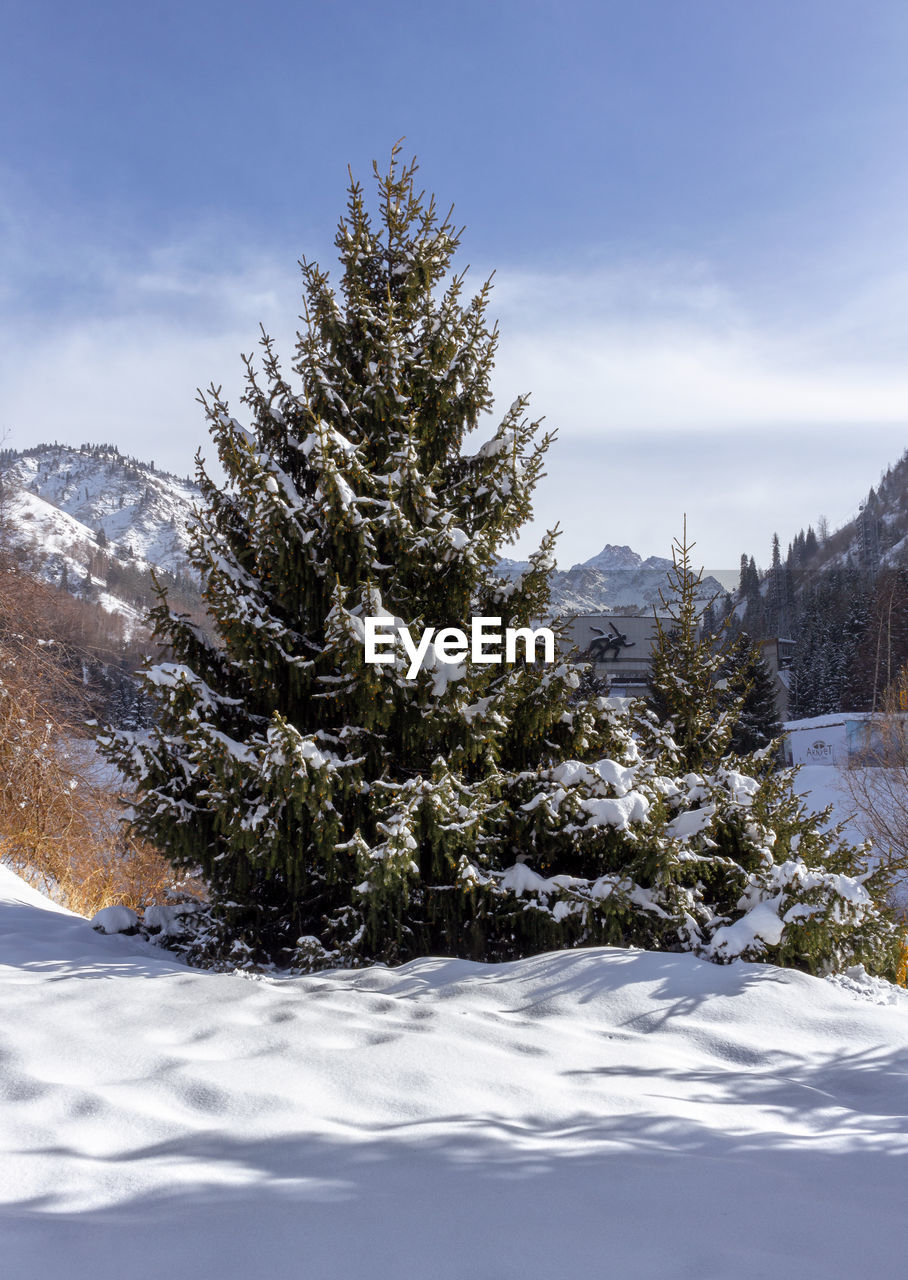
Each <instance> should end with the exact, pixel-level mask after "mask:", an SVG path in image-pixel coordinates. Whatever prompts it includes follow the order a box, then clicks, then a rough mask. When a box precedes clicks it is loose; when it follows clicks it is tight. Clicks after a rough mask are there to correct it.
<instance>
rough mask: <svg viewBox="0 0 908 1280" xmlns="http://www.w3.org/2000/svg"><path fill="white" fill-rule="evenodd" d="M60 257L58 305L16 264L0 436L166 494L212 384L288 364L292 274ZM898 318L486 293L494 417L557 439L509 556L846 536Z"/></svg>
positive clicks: (642, 286) (282, 268) (197, 248)
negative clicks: (887, 339) (687, 531)
mask: <svg viewBox="0 0 908 1280" xmlns="http://www.w3.org/2000/svg"><path fill="white" fill-rule="evenodd" d="M26 239H27V238H26V237H20V240H19V246H20V248H21V247H22V245H23V244H24V243H25V242H26ZM58 257H59V260H60V269H61V276H60V279H59V281H58V284H59V290H60V292H59V298H58V299H57V301H56V302H55V298H56V295H55V294H54V291H53V273H52V272H51V271H49V270H48V263H47V261H45V263H44V268H43V269H42V271H41V272H40V273H35V272H33V274H32V276H31V279H32V281H33V282H35V281H39V283H38V284H35V286H34V288H32V289H30V288H29V270H28V263H27V261H23V260H20V261H19V263H18V274H17V276H16V289H15V298H14V299H11V298H10V297H9V295H8V296H7V299H6V307H5V312H6V314H5V317H4V318H3V319H2V320H0V428H3V429H5V430H6V431H7V432H8V433H10V434H9V443H10V444H12V445H13V446H14V447H23V446H27V445H29V444H33V443H36V442H37V441H38V440H43V439H48V438H50V439H60V440H65V441H73V442H79V441H81V440H98V439H109V440H112V441H114V442H116V443H118V444H119V445H120V446H121V447H122V448H123V449H124V450H126V451H129V452H133V453H136V454H139V455H141V456H145V457H150V458H154V460H155V461H156V462H157V463H158V464H159V465H163V466H166V467H168V468H170V469H172V470H176V471H180V472H184V471H187V470H189V469H190V467H191V460H192V455H193V453H194V452H195V449H196V448H197V447H199V446H202V447H203V451H204V452H205V453H206V454H208V455H210V454H211V452H212V450H211V447H210V445H209V443H208V438H207V433H206V429H205V423H204V419H203V415H202V412H201V409H200V408H199V406H198V405H197V404H196V403H195V397H196V388H197V387H198V386H200V385H201V386H203V387H204V386H207V384H208V383H209V382H210V381H212V380H213V381H215V383H218V384H223V386H224V389H225V391H226V393H227V395H228V396H229V398H230V399H231V402H232V403H233V404H234V405H236V404H237V402H238V398H239V394H240V392H241V389H242V367H241V363H240V359H239V356H240V352H250V351H252V350H253V349H254V348H255V344H256V341H257V338H258V324H259V322H260V321H261V322H262V323H264V325H265V326H266V328H267V329H268V330H269V331H270V332H272V333H273V334H274V335H275V337H276V338H277V340H278V344H279V349H280V350H281V352H282V353H283V355H284V358H285V360H287V361H289V359H290V355H291V347H292V341H293V336H294V334H295V330H296V328H297V327H298V322H297V315H298V312H299V309H300V307H299V278H298V275H297V273H296V267H295V262H294V260H293V258H292V256H291V255H289V254H288V255H287V261H281V260H279V257H278V255H277V254H255V253H251V252H249V251H248V249H243V248H238V247H237V246H236V245H231V244H230V243H227V242H218V241H217V239H216V238H215V237H214V236H211V235H207V236H206V235H203V234H199V235H196V236H194V237H192V238H189V239H187V240H185V241H184V242H182V243H173V244H168V245H164V246H160V247H158V248H155V249H152V250H150V251H146V252H142V253H136V254H128V253H126V252H125V251H123V250H122V249H121V250H119V251H117V252H114V251H109V252H105V251H102V250H99V249H97V248H95V249H93V250H91V251H90V252H87V253H84V254H83V255H82V256H81V257H80V258H79V261H78V263H77V264H76V266H75V268H73V267H70V268H66V267H65V263H64V258H65V255H64V253H63V252H62V249H61V251H60V253H59V255H58ZM53 259H54V254H51V260H52V261H53ZM326 262H327V259H326ZM224 264H229V265H227V266H225V265H224ZM67 271H68V274H67ZM901 296H902V294H901V291H900V287H898V286H896V285H895V284H893V282H892V281H888V282H882V281H881V282H879V283H878V285H877V286H876V287H874V286H873V283H872V282H868V283H867V284H866V285H865V286H864V287H863V288H862V290H861V293H860V296H859V297H857V298H855V299H854V302H853V305H851V304H850V302H849V299H847V298H846V299H842V300H841V301H840V303H839V305H838V307H835V306H830V307H827V308H825V309H824V311H823V312H822V314H815V315H812V316H811V315H809V314H807V313H804V314H801V315H800V316H799V318H798V320H797V321H796V322H795V321H793V320H792V319H791V318H790V315H789V316H788V318H787V319H782V320H777V319H775V318H774V317H772V316H770V315H767V314H765V313H763V314H761V313H760V312H759V311H758V310H757V309H756V308H755V307H749V306H748V304H747V300H746V299H745V298H742V297H741V296H739V295H737V294H736V293H735V291H734V290H732V289H731V288H729V287H728V286H727V285H725V284H724V283H723V282H722V281H721V280H719V279H718V278H717V277H716V276H715V273H714V272H712V271H711V269H710V268H709V266H708V264H705V263H692V264H691V263H688V264H677V263H656V264H652V263H650V264H635V263H631V264H625V265H623V266H621V267H618V268H610V269H604V268H595V269H590V270H577V271H574V272H567V271H552V272H551V273H546V272H537V273H527V272H516V271H502V272H500V273H499V274H498V276H497V277H496V288H495V290H494V293H493V304H492V311H493V314H494V315H496V316H497V317H498V318H499V320H500V329H501V342H500V347H499V359H498V362H497V367H496V373H495V388H496V391H497V392H500V395H499V401H500V403H502V404H503V405H507V404H510V402H511V400H512V399H513V397H514V395H515V394H516V393H517V392H522V391H529V392H531V393H532V410H533V412H535V413H537V414H540V415H544V416H545V418H546V421H547V424H548V425H551V426H554V427H557V428H558V430H559V435H560V439H559V441H558V443H557V444H556V445H555V447H554V449H553V450H552V453H551V455H550V462H549V467H548V470H549V477H548V479H547V480H546V481H544V482H543V485H542V486H541V488H540V492H539V501H538V503H537V513H538V516H539V521H538V525H537V529H536V530H534V531H531V533H530V534H528V535H527V537H526V538H524V539H522V542H521V546H523V547H526V546H529V545H530V544H531V543H532V541H533V539H534V538H535V537H536V536H537V533H538V526H539V525H549V524H552V523H554V522H555V521H556V520H559V521H560V522H561V524H562V526H563V527H564V528H565V536H564V538H563V542H562V548H561V557H560V558H561V560H562V562H563V563H571V562H572V561H574V560H579V559H584V558H586V557H587V556H588V555H591V554H593V553H594V552H595V551H596V550H598V549H599V547H600V546H601V545H602V544H603V543H605V542H628V543H630V544H631V545H632V546H634V547H635V548H636V549H637V550H639V551H640V552H642V553H643V554H651V553H660V554H664V553H666V552H667V550H668V547H669V545H670V542H671V538H672V536H673V535H674V534H675V533H676V532H677V531H678V529H679V527H680V520H681V515H682V513H683V512H684V511H687V512H688V513H689V514H690V515H691V518H692V524H693V526H694V528H695V531H696V532H697V536H698V538H699V540H700V546H701V553H702V555H703V556H704V558H705V559H706V560H707V561H708V562H711V565H712V567H716V568H724V567H730V566H733V565H734V563H736V561H737V556H738V555H739V554H740V551H741V550H744V549H752V550H755V551H756V552H757V553H759V549H760V547H761V546H762V545H763V543H768V539H769V536H770V533H771V531H772V529H774V528H778V529H779V532H780V534H781V536H782V538H783V542H784V541H785V540H786V539H787V538H788V537H790V536H792V534H793V533H794V532H796V530H797V528H798V527H799V526H800V524H802V523H804V522H805V521H807V520H810V519H813V518H815V517H816V515H817V514H818V513H819V512H820V511H821V510H822V511H825V512H826V513H827V514H828V515H829V516H830V518H831V519H832V520H833V521H834V522H835V521H836V520H838V519H844V518H845V517H846V516H847V515H848V514H850V513H851V511H852V510H853V508H854V507H855V506H856V504H857V501H858V499H859V498H860V497H861V495H862V493H863V492H864V491H865V490H866V487H867V486H868V485H869V484H870V483H872V482H873V481H875V479H876V478H877V476H878V473H879V470H880V468H881V467H882V465H884V464H885V463H886V462H888V461H892V460H894V458H895V457H896V456H898V454H900V453H901V450H902V447H903V441H902V427H903V424H904V423H905V420H906V418H908V371H906V370H904V369H903V368H902V366H901V361H900V358H897V356H898V357H900V352H896V351H895V350H894V349H893V347H892V346H891V345H890V346H887V345H886V344H882V345H880V344H877V343H876V341H875V339H876V336H877V335H879V334H884V333H891V332H892V324H893V323H895V322H896V320H897V315H898V308H899V305H900V298H901ZM57 303H58V304H57ZM239 416H242V415H241V414H240V415H239Z"/></svg>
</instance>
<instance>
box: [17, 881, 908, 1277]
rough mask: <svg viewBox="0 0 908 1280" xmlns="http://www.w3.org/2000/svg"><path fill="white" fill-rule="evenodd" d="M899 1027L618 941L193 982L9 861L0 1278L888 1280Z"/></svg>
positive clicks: (853, 999) (900, 1127) (902, 1125)
mask: <svg viewBox="0 0 908 1280" xmlns="http://www.w3.org/2000/svg"><path fill="white" fill-rule="evenodd" d="M906 1009H908V1004H906V996H905V995H904V993H902V992H900V991H898V990H897V989H895V988H893V987H890V986H888V985H887V984H885V983H883V982H879V981H876V980H870V979H866V978H864V977H863V976H862V974H861V973H860V972H853V973H852V974H851V975H849V976H846V977H844V978H840V979H836V980H834V981H833V980H825V981H822V980H819V979H815V978H810V977H807V976H805V975H802V974H799V973H796V972H792V971H786V970H780V969H776V968H773V967H771V966H761V965H754V964H743V963H736V964H733V965H729V966H726V967H719V966H715V965H711V964H708V963H705V962H702V961H699V960H697V959H695V958H694V957H692V956H690V955H666V954H654V953H648V952H643V951H621V950H614V949H595V950H588V951H576V952H561V953H556V954H550V955H545V956H539V957H536V958H533V959H530V960H525V961H520V962H517V963H513V964H505V965H500V966H494V965H477V964H473V963H470V962H467V961H460V960H445V959H431V958H429V959H424V960H418V961H414V962H412V963H410V964H408V965H405V966H404V967H402V968H400V969H396V970H391V969H384V968H372V969H367V970H360V971H355V972H329V973H323V974H319V975H317V976H313V977H307V978H294V979H277V978H274V979H273V978H250V977H248V976H244V975H240V974H236V975H230V974H213V973H206V972H200V971H192V970H189V969H186V968H185V967H183V966H182V965H181V964H179V963H178V962H176V961H175V960H173V959H172V958H170V957H168V956H167V954H166V953H163V952H162V951H160V950H156V949H155V948H154V947H152V946H151V945H149V944H147V943H144V942H142V941H141V940H139V939H137V938H134V937H125V936H123V935H113V936H105V935H102V934H99V933H96V932H94V931H92V929H91V928H90V927H89V925H88V923H87V922H86V921H85V920H83V919H81V918H80V917H77V916H73V915H71V914H70V913H68V912H66V911H64V910H62V909H60V908H58V907H55V906H54V905H53V904H51V903H49V902H47V901H46V900H45V899H43V898H41V897H40V896H39V895H38V894H36V893H34V892H33V891H32V890H30V889H28V888H27V887H26V886H25V885H24V884H23V883H22V882H21V881H20V880H18V879H17V878H16V877H15V876H13V875H12V874H11V873H10V872H9V871H6V870H4V869H0V1063H2V1066H0V1092H2V1096H3V1112H2V1115H3V1122H2V1127H0V1141H2V1154H0V1238H2V1241H3V1274H4V1276H5V1277H7V1278H8V1280H25V1278H26V1277H28V1278H29V1280H31V1278H32V1277H35V1276H39V1275H50V1276H56V1275H59V1276H61V1277H67V1280H88V1278H89V1277H91V1280H113V1277H123V1276H126V1277H135V1278H141V1280H145V1278H146V1277H147V1278H148V1280H151V1277H153V1276H154V1277H157V1276H160V1275H167V1276H168V1277H170V1278H171V1280H182V1278H184V1277H185V1278H186V1280H188V1278H189V1277H193V1278H195V1277H209V1276H212V1277H214V1276H217V1277H223V1278H224V1280H234V1278H235V1280H239V1278H240V1277H243V1278H244V1280H245V1277H248V1276H256V1277H258V1276H263V1277H269V1280H291V1278H292V1280H300V1277H304V1278H307V1280H308V1278H310V1277H311V1278H313V1280H320V1278H321V1277H337V1278H339V1280H346V1278H348V1277H349V1278H351V1280H352V1277H357V1278H367V1280H386V1278H388V1280H390V1277H398V1276H406V1277H413V1278H414V1280H424V1278H432V1280H455V1278H456V1280H473V1278H474V1277H475V1278H477V1280H493V1278H494V1280H505V1278H511V1277H513V1278H515V1280H516V1278H517V1277H520V1280H560V1278H561V1277H565V1278H568V1277H574V1276H579V1275H590V1276H602V1277H610V1276H625V1277H632V1278H637V1277H657V1276H658V1277H660V1280H661V1278H664V1277H688V1276H691V1277H693V1276H696V1277H698V1278H699V1280H708V1278H710V1277H714V1278H716V1280H725V1278H727V1277H732V1276H734V1277H735V1278H736V1280H746V1278H749V1277H753V1278H754V1280H756V1278H757V1277H760V1278H764V1280H765V1278H766V1277H775V1276H779V1277H787V1276H791V1275H798V1276H801V1277H807V1278H808V1280H810V1278H814V1277H815V1278H816V1280H819V1278H820V1277H823V1280H834V1278H835V1277H843V1278H844V1277H853V1276H856V1275H859V1274H860V1275H868V1276H874V1275H885V1274H892V1273H893V1272H895V1270H896V1269H897V1268H898V1269H900V1268H901V1266H902V1265H903V1261H904V1256H905V1247H906V1244H908V1225H906V1215H905V1211H904V1184H903V1182H902V1177H903V1169H904V1166H903V1165H902V1163H901V1160H900V1158H899V1157H902V1158H904V1157H905V1155H906V1154H908V1018H906Z"/></svg>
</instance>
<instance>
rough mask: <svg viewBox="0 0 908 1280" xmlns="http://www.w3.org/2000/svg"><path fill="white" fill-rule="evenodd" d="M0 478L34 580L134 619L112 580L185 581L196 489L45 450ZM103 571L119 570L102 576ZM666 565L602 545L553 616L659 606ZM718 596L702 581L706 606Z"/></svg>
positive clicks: (567, 579)
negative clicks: (36, 564) (36, 571)
mask: <svg viewBox="0 0 908 1280" xmlns="http://www.w3.org/2000/svg"><path fill="white" fill-rule="evenodd" d="M0 478H2V481H3V483H4V486H5V487H6V489H7V490H8V493H9V497H8V505H9V508H10V515H11V516H12V524H13V530H12V536H13V540H14V541H15V542H16V543H17V544H18V545H19V546H20V547H22V548H24V549H28V550H29V551H30V552H31V553H32V554H35V553H38V554H39V555H40V558H41V573H42V575H43V576H44V577H45V578H46V579H47V580H48V581H51V582H54V583H55V584H60V583H61V582H62V584H63V585H65V586H68V587H69V588H70V590H75V591H77V592H80V593H84V592H85V591H90V592H91V593H92V598H94V599H97V600H98V601H99V603H101V604H103V605H104V607H105V608H107V609H108V610H113V611H115V612H124V613H126V614H127V616H130V617H134V618H138V616H139V614H140V613H141V612H142V610H141V608H139V609H138V610H137V609H136V607H135V601H132V600H125V599H124V597H123V592H122V590H120V589H119V588H118V581H117V579H118V577H119V578H120V579H122V571H123V570H127V569H128V570H129V572H130V575H131V576H132V577H133V578H134V577H135V573H136V571H139V572H146V573H147V571H148V570H149V569H151V568H155V569H163V570H165V571H167V572H169V573H171V574H175V575H177V576H181V575H185V576H191V570H190V567H189V562H188V559H187V548H188V546H189V529H190V526H191V524H192V521H193V519H194V507H195V504H196V503H197V502H198V501H199V500H200V496H201V495H200V492H199V489H198V487H197V486H196V485H195V484H194V483H193V481H192V480H189V479H181V478H179V477H178V476H174V475H171V474H169V473H167V472H162V471H159V470H157V469H156V468H155V466H154V464H153V463H144V462H139V461H138V460H137V459H135V458H129V457H126V456H124V455H123V454H121V453H120V452H119V450H117V449H116V448H115V447H114V446H113V445H83V446H82V447H81V448H73V447H71V446H69V445H60V444H45V445H38V446H36V447H35V448H33V449H25V450H21V451H13V450H4V451H3V452H0ZM111 564H113V565H114V567H115V570H116V569H117V567H119V569H120V570H121V572H120V573H119V574H118V572H116V571H114V572H113V573H111V571H110V565H111ZM671 566H672V562H671V560H668V559H665V558H664V557H662V556H649V557H648V559H646V560H644V559H643V557H642V556H640V555H638V554H637V552H636V551H633V550H632V549H631V548H630V547H627V546H615V545H611V544H607V545H606V546H604V547H603V549H602V550H601V551H600V552H599V553H598V554H597V555H594V556H591V557H590V559H589V560H585V561H584V562H583V563H582V564H575V565H573V566H572V567H571V568H570V569H565V570H556V571H555V573H554V574H553V577H552V607H551V612H552V615H553V616H558V615H569V614H578V613H579V614H584V613H601V612H603V611H605V610H609V609H616V608H622V607H625V608H626V607H632V606H639V607H642V608H649V607H652V606H653V605H658V603H659V591H660V589H661V590H663V591H664V590H665V588H666V585H667V576H666V575H667V573H668V570H669V569H670V568H671ZM527 567H528V561H526V560H509V559H506V558H505V559H502V560H500V561H499V563H498V571H499V573H501V574H502V575H503V576H504V577H508V578H511V577H516V576H518V575H519V574H520V573H522V572H523V571H524V570H525V569H526V568H527ZM722 590H723V588H722V586H721V584H720V583H719V582H717V581H716V580H715V579H714V578H705V579H704V582H703V594H704V596H705V597H706V598H707V599H708V598H710V597H712V596H713V595H715V594H717V593H719V592H721V591H722Z"/></svg>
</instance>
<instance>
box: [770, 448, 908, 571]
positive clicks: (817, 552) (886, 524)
mask: <svg viewBox="0 0 908 1280" xmlns="http://www.w3.org/2000/svg"><path fill="white" fill-rule="evenodd" d="M789 559H790V560H791V561H793V563H794V564H795V565H801V566H804V567H806V568H809V569H810V570H812V571H813V570H819V569H832V568H852V569H862V570H869V571H870V572H876V571H877V570H879V569H886V568H898V567H902V568H904V567H906V566H908V451H906V452H905V453H904V454H903V455H902V457H901V458H900V459H899V461H898V462H897V463H895V465H894V466H892V467H889V468H888V469H887V470H886V472H885V474H884V475H883V476H882V478H881V479H880V483H879V485H878V486H877V487H876V488H871V489H870V491H869V493H868V494H867V495H866V496H865V497H864V498H863V500H862V501H861V502H860V503H859V505H858V511H857V514H856V515H855V516H854V517H853V519H851V520H849V521H848V522H847V523H846V524H844V525H842V527H841V528H840V529H837V530H836V531H835V532H834V533H832V534H828V533H826V531H825V530H824V531H821V532H820V536H819V538H818V537H817V535H816V534H815V533H814V531H813V529H811V528H808V531H807V533H806V535H805V533H804V531H803V530H802V531H801V532H800V533H799V534H798V535H797V537H796V538H795V540H794V543H793V544H792V546H791V547H790V548H789Z"/></svg>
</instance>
